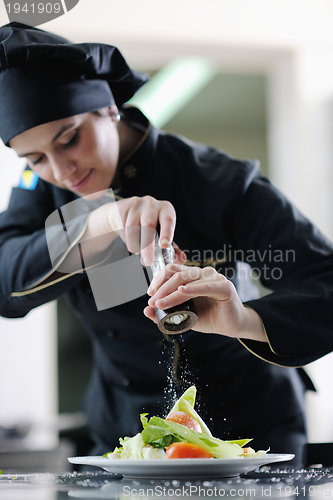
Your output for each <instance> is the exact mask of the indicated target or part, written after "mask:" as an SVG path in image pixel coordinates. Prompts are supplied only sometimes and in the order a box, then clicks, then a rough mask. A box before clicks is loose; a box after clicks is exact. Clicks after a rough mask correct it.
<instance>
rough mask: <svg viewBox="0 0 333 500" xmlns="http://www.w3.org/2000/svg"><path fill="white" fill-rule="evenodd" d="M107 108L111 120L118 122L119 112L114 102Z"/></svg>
mask: <svg viewBox="0 0 333 500" xmlns="http://www.w3.org/2000/svg"><path fill="white" fill-rule="evenodd" d="M108 110H109V115H110V117H111V120H112V121H114V122H119V120H120V114H119V111H118V108H117V106H116V105H115V104H112V105H111V106H109V108H108Z"/></svg>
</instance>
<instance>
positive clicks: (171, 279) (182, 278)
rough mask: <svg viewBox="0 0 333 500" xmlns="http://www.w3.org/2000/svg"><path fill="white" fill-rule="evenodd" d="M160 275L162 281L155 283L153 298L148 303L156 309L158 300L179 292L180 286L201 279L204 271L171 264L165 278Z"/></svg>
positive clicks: (166, 269) (166, 270)
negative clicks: (176, 291)
mask: <svg viewBox="0 0 333 500" xmlns="http://www.w3.org/2000/svg"><path fill="white" fill-rule="evenodd" d="M174 269H175V270H177V272H173V270H174ZM170 273H172V274H170ZM160 274H161V273H159V274H158V275H157V276H158V277H159V279H160V281H159V282H157V283H155V289H154V290H153V291H154V293H153V296H152V297H151V298H150V299H149V301H148V304H149V305H150V306H151V307H155V302H156V300H159V299H161V298H163V297H165V296H167V295H170V294H171V293H172V292H174V291H175V290H177V289H178V287H179V286H180V285H186V284H187V283H190V282H192V281H195V280H198V279H201V278H202V275H203V269H200V268H196V267H187V266H180V265H179V264H170V265H168V266H167V267H166V268H165V274H164V276H159V275H160ZM162 280H163V282H162Z"/></svg>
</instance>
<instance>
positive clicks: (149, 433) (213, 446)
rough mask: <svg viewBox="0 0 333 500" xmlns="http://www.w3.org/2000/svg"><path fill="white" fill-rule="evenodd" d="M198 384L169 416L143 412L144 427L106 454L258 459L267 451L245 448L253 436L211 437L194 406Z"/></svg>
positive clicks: (144, 457)
mask: <svg viewBox="0 0 333 500" xmlns="http://www.w3.org/2000/svg"><path fill="white" fill-rule="evenodd" d="M195 398H196V388H195V386H192V387H189V389H187V390H186V391H185V392H184V394H183V395H182V396H181V397H180V398H179V399H178V400H177V401H176V403H175V404H174V406H173V408H172V409H171V411H170V412H169V414H168V415H167V416H166V418H160V417H151V418H150V419H148V417H147V415H148V414H147V413H143V414H141V415H140V418H141V423H142V427H143V430H142V431H141V432H140V433H138V434H136V435H135V436H134V437H124V438H120V439H119V442H120V446H119V447H117V448H115V449H114V451H113V452H110V453H106V454H105V455H103V456H104V457H106V458H109V459H113V460H114V459H116V460H155V459H157V460H164V459H177V458H178V459H179V458H200V459H202V458H207V459H208V458H210V459H212V458H223V459H231V458H241V457H242V458H244V459H246V458H257V457H262V456H265V455H266V451H263V450H260V451H257V452H255V451H254V450H253V449H252V448H250V447H245V446H246V445H247V444H248V443H249V442H250V441H251V439H238V440H235V441H223V440H222V439H218V438H216V437H214V436H212V433H211V432H210V430H209V428H208V426H207V425H206V423H205V422H204V421H203V420H202V418H201V417H200V416H199V414H198V413H197V412H196V410H195V409H194V404H195Z"/></svg>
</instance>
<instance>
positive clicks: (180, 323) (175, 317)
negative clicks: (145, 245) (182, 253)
mask: <svg viewBox="0 0 333 500" xmlns="http://www.w3.org/2000/svg"><path fill="white" fill-rule="evenodd" d="M174 256H175V250H174V248H173V246H172V245H170V246H169V247H168V248H161V247H160V246H159V245H158V244H157V243H156V244H155V252H154V261H153V263H152V265H151V266H150V269H151V271H152V273H153V276H155V275H156V274H157V273H158V272H159V271H161V270H162V269H164V268H165V267H166V266H167V265H168V264H172V263H173V262H174ZM155 318H156V321H157V326H158V328H159V330H160V331H161V332H162V333H167V334H175V333H183V332H186V331H187V330H190V329H191V328H192V327H193V326H194V325H195V323H196V322H197V321H198V316H197V313H196V310H195V305H194V302H193V299H189V300H187V301H186V302H183V304H179V305H177V306H174V307H170V308H169V309H165V310H162V309H157V308H155Z"/></svg>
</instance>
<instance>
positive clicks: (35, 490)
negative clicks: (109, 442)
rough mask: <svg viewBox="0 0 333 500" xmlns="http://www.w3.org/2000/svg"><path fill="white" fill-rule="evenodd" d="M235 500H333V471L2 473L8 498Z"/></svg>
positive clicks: (2, 492)
mask: <svg viewBox="0 0 333 500" xmlns="http://www.w3.org/2000/svg"><path fill="white" fill-rule="evenodd" d="M177 497H178V498H189V497H191V498H192V499H193V500H198V499H199V498H200V499H201V498H207V497H214V498H229V499H230V500H241V499H242V500H243V499H246V500H254V499H255V498H266V499H281V498H286V499H304V498H306V499H313V500H324V499H327V500H333V468H312V469H299V470H298V469H296V470H294V469H283V468H282V467H281V468H280V469H279V468H277V469H275V470H272V469H271V468H270V467H267V466H266V467H261V468H260V469H257V470H255V471H253V472H249V473H247V474H243V475H241V476H239V477H233V478H223V479H221V480H207V481H205V480H200V481H198V480H195V479H193V478H191V479H189V480H147V479H144V480H141V479H140V480H139V479H138V480H134V479H122V478H121V477H120V476H116V475H113V474H111V473H108V472H101V471H97V472H86V473H75V472H74V473H67V474H63V475H57V474H45V473H40V474H38V473H36V474H28V475H18V474H11V475H9V474H2V475H0V499H1V500H2V499H3V500H21V499H24V500H30V499H31V500H64V499H68V498H86V499H90V500H97V499H99V498H109V499H114V500H126V498H128V499H130V500H134V499H136V500H137V499H138V498H140V499H153V500H157V499H159V498H161V499H168V500H170V499H171V498H177Z"/></svg>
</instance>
